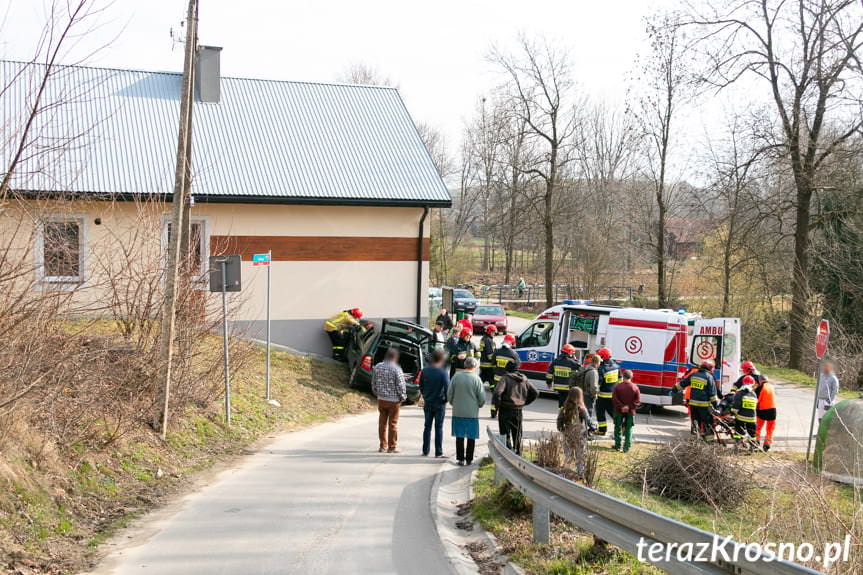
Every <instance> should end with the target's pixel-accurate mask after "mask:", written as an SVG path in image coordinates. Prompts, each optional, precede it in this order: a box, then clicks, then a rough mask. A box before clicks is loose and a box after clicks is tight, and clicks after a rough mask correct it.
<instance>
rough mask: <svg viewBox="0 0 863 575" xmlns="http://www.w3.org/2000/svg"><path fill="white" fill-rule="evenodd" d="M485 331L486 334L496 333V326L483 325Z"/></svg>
mask: <svg viewBox="0 0 863 575" xmlns="http://www.w3.org/2000/svg"><path fill="white" fill-rule="evenodd" d="M485 333H487V334H488V335H494V334H496V333H497V328H496V327H494V326H493V325H487V326H485Z"/></svg>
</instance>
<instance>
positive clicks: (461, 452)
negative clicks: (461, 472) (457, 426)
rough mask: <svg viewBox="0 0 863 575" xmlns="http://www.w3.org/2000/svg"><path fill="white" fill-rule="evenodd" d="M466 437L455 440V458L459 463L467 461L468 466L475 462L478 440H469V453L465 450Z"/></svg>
mask: <svg viewBox="0 0 863 575" xmlns="http://www.w3.org/2000/svg"><path fill="white" fill-rule="evenodd" d="M464 442H465V439H464V437H456V439H455V458H456V459H457V460H458V461H466V462H467V464H468V465H470V464H471V462H472V461H473V449H474V447H476V439H468V440H467V453H465V449H464Z"/></svg>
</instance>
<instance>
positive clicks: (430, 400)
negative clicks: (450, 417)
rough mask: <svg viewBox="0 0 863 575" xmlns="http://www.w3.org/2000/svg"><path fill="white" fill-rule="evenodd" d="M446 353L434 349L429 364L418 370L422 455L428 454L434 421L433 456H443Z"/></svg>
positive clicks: (446, 377)
mask: <svg viewBox="0 0 863 575" xmlns="http://www.w3.org/2000/svg"><path fill="white" fill-rule="evenodd" d="M444 363H446V353H445V352H444V350H442V349H436V350H434V351H432V354H431V365H429V366H427V367H424V368H423V370H422V371H421V372H420V393H422V395H423V415H424V416H425V422H424V423H423V455H428V454H429V449H430V447H431V428H432V423H434V456H435V457H443V456H444V454H443V418H444V414H445V413H446V401H447V400H446V398H447V390H448V389H449V373H447V370H446V369H445V368H444Z"/></svg>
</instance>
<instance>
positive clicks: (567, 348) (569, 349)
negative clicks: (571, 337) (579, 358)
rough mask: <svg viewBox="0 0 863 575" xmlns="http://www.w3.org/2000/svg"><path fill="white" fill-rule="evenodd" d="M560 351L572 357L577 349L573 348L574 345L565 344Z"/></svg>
mask: <svg viewBox="0 0 863 575" xmlns="http://www.w3.org/2000/svg"><path fill="white" fill-rule="evenodd" d="M560 351H562V352H563V353H565V354H566V355H572V354H574V353H575V347H573V346H572V345H570V344H568V343H565V344H563V347H562V348H560Z"/></svg>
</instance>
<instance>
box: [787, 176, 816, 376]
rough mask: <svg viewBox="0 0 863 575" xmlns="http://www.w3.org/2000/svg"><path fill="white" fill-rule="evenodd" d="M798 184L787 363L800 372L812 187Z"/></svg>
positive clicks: (806, 313)
mask: <svg viewBox="0 0 863 575" xmlns="http://www.w3.org/2000/svg"><path fill="white" fill-rule="evenodd" d="M800 180H801V181H798V182H797V213H796V218H795V229H794V276H793V278H792V279H791V318H790V319H791V329H790V330H789V333H788V335H789V338H790V340H789V342H788V343H789V354H788V364H789V367H791V368H792V369H803V350H804V348H805V343H804V342H805V341H806V335H807V334H806V328H807V326H808V325H809V309H808V308H809V304H808V301H809V217H810V208H811V202H812V188H811V186H810V184H809V182H808V181H802V180H803V178H800Z"/></svg>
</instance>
